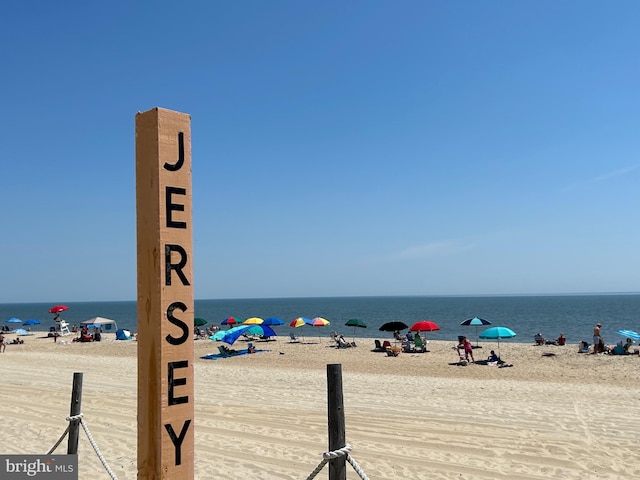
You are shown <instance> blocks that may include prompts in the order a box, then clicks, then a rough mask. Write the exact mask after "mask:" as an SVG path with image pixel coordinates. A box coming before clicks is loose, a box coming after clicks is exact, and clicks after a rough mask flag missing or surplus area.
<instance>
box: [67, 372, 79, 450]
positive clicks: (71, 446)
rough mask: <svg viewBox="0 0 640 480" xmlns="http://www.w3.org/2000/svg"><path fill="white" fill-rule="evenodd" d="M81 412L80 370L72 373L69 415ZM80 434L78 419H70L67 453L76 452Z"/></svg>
mask: <svg viewBox="0 0 640 480" xmlns="http://www.w3.org/2000/svg"><path fill="white" fill-rule="evenodd" d="M80 413H82V372H74V373H73V389H72V390H71V407H70V408H69V416H70V417H73V416H75V415H79V414H80ZM79 435H80V420H79V419H78V420H70V423H69V438H68V440H67V441H68V443H67V455H77V454H78V438H79Z"/></svg>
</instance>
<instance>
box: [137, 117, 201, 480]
mask: <svg viewBox="0 0 640 480" xmlns="http://www.w3.org/2000/svg"><path fill="white" fill-rule="evenodd" d="M191 199H192V194H191V117H190V116H189V115H187V114H184V113H179V112H173V111H171V110H165V109H162V108H153V109H151V110H149V111H147V112H144V113H138V114H137V115H136V204H137V244H138V254H137V257H138V312H137V314H138V479H139V480H174V479H179V480H189V479H193V478H194V431H193V428H194V425H193V418H194V405H193V403H194V384H193V361H194V360H193V359H194V350H193V317H194V315H193V303H194V302H193V285H192V282H193V258H192V248H193V238H192V225H191Z"/></svg>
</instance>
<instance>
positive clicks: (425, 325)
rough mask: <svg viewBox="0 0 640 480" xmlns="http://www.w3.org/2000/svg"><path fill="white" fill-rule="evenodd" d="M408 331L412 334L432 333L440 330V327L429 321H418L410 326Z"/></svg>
mask: <svg viewBox="0 0 640 480" xmlns="http://www.w3.org/2000/svg"><path fill="white" fill-rule="evenodd" d="M409 330H410V331H412V332H433V331H435V330H440V327H439V326H438V324H437V323H435V322H432V321H431V320H420V321H419V322H416V323H414V324H413V325H411V328H410V329H409Z"/></svg>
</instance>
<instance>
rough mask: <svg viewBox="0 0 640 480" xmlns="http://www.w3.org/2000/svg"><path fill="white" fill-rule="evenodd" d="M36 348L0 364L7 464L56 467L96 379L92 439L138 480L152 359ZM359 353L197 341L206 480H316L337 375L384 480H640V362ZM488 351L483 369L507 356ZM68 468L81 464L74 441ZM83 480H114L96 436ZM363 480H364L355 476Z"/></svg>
mask: <svg viewBox="0 0 640 480" xmlns="http://www.w3.org/2000/svg"><path fill="white" fill-rule="evenodd" d="M12 338H14V336H13V335H8V336H7V340H8V341H10V340H11V339H12ZM21 338H24V339H25V343H24V344H23V345H8V346H7V349H6V352H5V353H2V354H0V368H1V371H2V388H1V389H0V403H1V404H2V436H1V438H2V440H1V441H0V442H1V445H0V450H1V452H2V453H5V454H36V453H37V454H43V453H46V452H47V451H48V450H49V449H50V448H51V447H52V446H53V444H54V443H55V442H56V440H57V439H58V438H59V436H60V435H61V434H62V433H63V432H64V429H65V428H66V420H65V417H66V416H67V415H68V414H69V401H70V396H71V385H72V379H73V373H74V372H83V374H84V385H83V399H82V404H83V407H82V411H83V413H84V418H85V420H86V422H87V424H88V426H89V428H90V430H91V433H92V435H93V437H94V439H95V441H96V442H97V444H98V447H99V448H100V451H101V452H102V454H103V455H104V456H105V458H106V460H107V462H108V463H109V465H110V467H111V468H112V470H113V471H114V472H115V474H116V475H117V476H118V478H119V479H128V480H133V479H135V478H136V464H137V460H136V440H137V437H136V382H137V371H136V349H137V343H136V342H134V341H115V340H114V339H113V336H110V335H106V336H105V338H104V340H103V341H102V342H95V343H61V342H60V340H63V339H60V340H59V341H58V343H54V342H53V341H52V339H50V338H42V337H41V336H38V335H34V336H28V337H21ZM66 339H67V340H68V339H69V337H66ZM356 342H357V343H358V345H359V346H358V347H356V348H349V349H336V348H333V343H332V342H331V340H330V339H329V338H328V337H322V338H318V337H307V338H306V342H305V343H290V342H289V339H288V338H285V337H281V338H279V339H278V340H277V341H275V342H264V343H260V342H258V343H257V346H258V348H259V349H267V350H269V351H268V352H262V353H258V354H255V355H243V356H238V357H233V358H225V359H220V360H215V361H213V360H203V359H201V358H199V357H200V356H202V355H206V354H208V353H217V345H216V343H214V342H211V341H209V340H197V341H195V351H196V359H195V376H196V384H195V391H196V400H195V414H196V415H195V422H196V423H195V428H196V430H195V439H196V451H195V474H196V475H195V476H196V478H197V479H202V480H205V479H230V480H235V479H248V478H252V479H304V478H306V477H307V476H308V475H309V474H310V473H311V472H312V471H313V469H314V468H315V467H316V465H317V464H318V463H319V462H320V460H321V455H322V452H324V451H326V450H327V406H326V403H327V400H326V398H327V394H326V391H327V387H326V365H327V364H334V363H339V364H341V365H342V371H343V383H344V399H345V414H346V431H347V441H348V442H349V443H350V444H351V445H352V447H353V450H352V456H353V458H354V459H355V460H356V461H357V462H358V463H359V464H360V466H361V468H362V469H363V470H364V472H366V474H367V475H368V477H369V478H370V479H371V480H374V479H427V478H428V479H453V478H455V479H469V480H470V479H482V480H485V479H486V480H490V479H510V480H513V479H515V480H525V479H543V478H544V479H547V478H557V479H574V478H575V479H578V478H579V479H590V478H593V479H595V478H599V479H603V478H607V479H617V478H638V477H640V449H639V448H638V445H639V442H640V415H639V412H638V409H639V398H640V375H639V374H638V372H639V371H640V370H639V367H640V363H639V362H640V358H639V357H638V356H637V355H629V356H610V355H585V354H579V353H577V350H578V348H577V346H576V345H566V346H563V347H559V346H552V345H550V346H534V345H533V343H531V344H524V343H518V344H515V343H502V344H501V345H500V353H501V356H502V358H503V359H504V360H506V361H507V362H508V363H510V364H513V367H510V368H497V367H495V366H486V365H468V366H464V367H463V366H456V365H451V363H453V362H456V360H457V355H456V354H455V351H454V350H453V349H452V346H453V343H452V342H436V341H433V342H430V343H429V350H430V351H429V352H428V353H423V354H407V353H402V354H400V355H399V356H398V357H389V356H387V355H386V354H384V353H374V352H372V351H371V349H372V348H373V346H374V345H373V340H371V339H356ZM481 345H482V346H483V348H482V349H478V350H475V351H474V353H475V355H476V358H477V359H484V358H486V356H487V355H488V353H489V350H490V349H492V348H493V349H496V346H497V344H495V343H492V342H486V343H482V342H481ZM244 346H245V345H243V343H242V342H237V343H236V346H235V348H242V347H244ZM544 354H553V355H544ZM55 453H59V454H64V453H66V440H65V441H64V442H63V443H62V444H61V445H60V447H58V449H57V450H56V452H55ZM326 472H327V470H326V467H325V470H323V472H321V473H320V474H319V475H318V477H316V478H327V477H326V476H327V473H326ZM79 478H81V479H92V480H93V479H100V478H105V479H106V478H109V476H108V474H107V472H106V471H105V470H104V467H103V466H102V464H101V463H100V461H99V459H98V457H97V456H96V454H95V453H94V452H93V449H92V448H91V445H90V443H89V441H88V440H87V438H86V436H85V435H84V433H83V432H81V437H80V449H79ZM348 478H354V479H355V478H358V476H357V474H356V473H355V472H354V471H353V470H351V467H349V471H348Z"/></svg>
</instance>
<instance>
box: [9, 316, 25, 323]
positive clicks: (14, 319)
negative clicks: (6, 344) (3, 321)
mask: <svg viewBox="0 0 640 480" xmlns="http://www.w3.org/2000/svg"><path fill="white" fill-rule="evenodd" d="M7 323H22V320H20V319H19V318H16V317H11V318H10V319H9V320H7Z"/></svg>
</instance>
